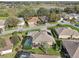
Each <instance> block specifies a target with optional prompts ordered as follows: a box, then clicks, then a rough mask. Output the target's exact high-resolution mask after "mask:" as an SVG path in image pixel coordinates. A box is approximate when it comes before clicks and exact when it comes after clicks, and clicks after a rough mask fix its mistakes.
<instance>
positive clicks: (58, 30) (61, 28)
mask: <svg viewBox="0 0 79 59" xmlns="http://www.w3.org/2000/svg"><path fill="white" fill-rule="evenodd" d="M65 29H67V28H65V27H59V28H56V29H55V30H56V31H57V33H58V34H60V33H61V32H62V31H63V30H65Z"/></svg>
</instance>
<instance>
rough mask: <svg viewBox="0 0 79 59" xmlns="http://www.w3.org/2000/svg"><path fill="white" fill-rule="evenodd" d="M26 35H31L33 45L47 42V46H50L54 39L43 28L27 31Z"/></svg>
mask: <svg viewBox="0 0 79 59" xmlns="http://www.w3.org/2000/svg"><path fill="white" fill-rule="evenodd" d="M28 36H31V37H32V38H33V39H32V43H33V46H38V45H39V44H42V43H47V44H48V45H49V46H52V45H53V44H54V43H55V40H54V38H53V36H52V35H51V33H50V32H47V31H45V30H41V31H33V32H29V33H28Z"/></svg>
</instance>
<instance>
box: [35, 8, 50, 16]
mask: <svg viewBox="0 0 79 59" xmlns="http://www.w3.org/2000/svg"><path fill="white" fill-rule="evenodd" d="M48 14H49V11H48V10H47V9H46V8H43V7H41V8H39V9H38V10H37V15H38V16H47V15H48Z"/></svg>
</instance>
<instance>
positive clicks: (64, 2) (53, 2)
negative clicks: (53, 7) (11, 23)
mask: <svg viewBox="0 0 79 59" xmlns="http://www.w3.org/2000/svg"><path fill="white" fill-rule="evenodd" d="M1 3H5V4H27V5H29V4H43V3H44V4H65V5H70V4H72V5H73V4H74V5H77V4H79V1H21V2H19V1H17V2H16V1H12V2H10V1H7V2H6V1H5V2H4V1H1V2H0V4H1Z"/></svg>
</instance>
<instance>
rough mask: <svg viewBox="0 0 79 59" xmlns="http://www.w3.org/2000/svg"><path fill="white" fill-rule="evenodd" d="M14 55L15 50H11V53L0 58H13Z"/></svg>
mask: <svg viewBox="0 0 79 59" xmlns="http://www.w3.org/2000/svg"><path fill="white" fill-rule="evenodd" d="M15 55H16V52H12V53H9V54H5V55H2V56H0V58H14V57H15Z"/></svg>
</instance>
